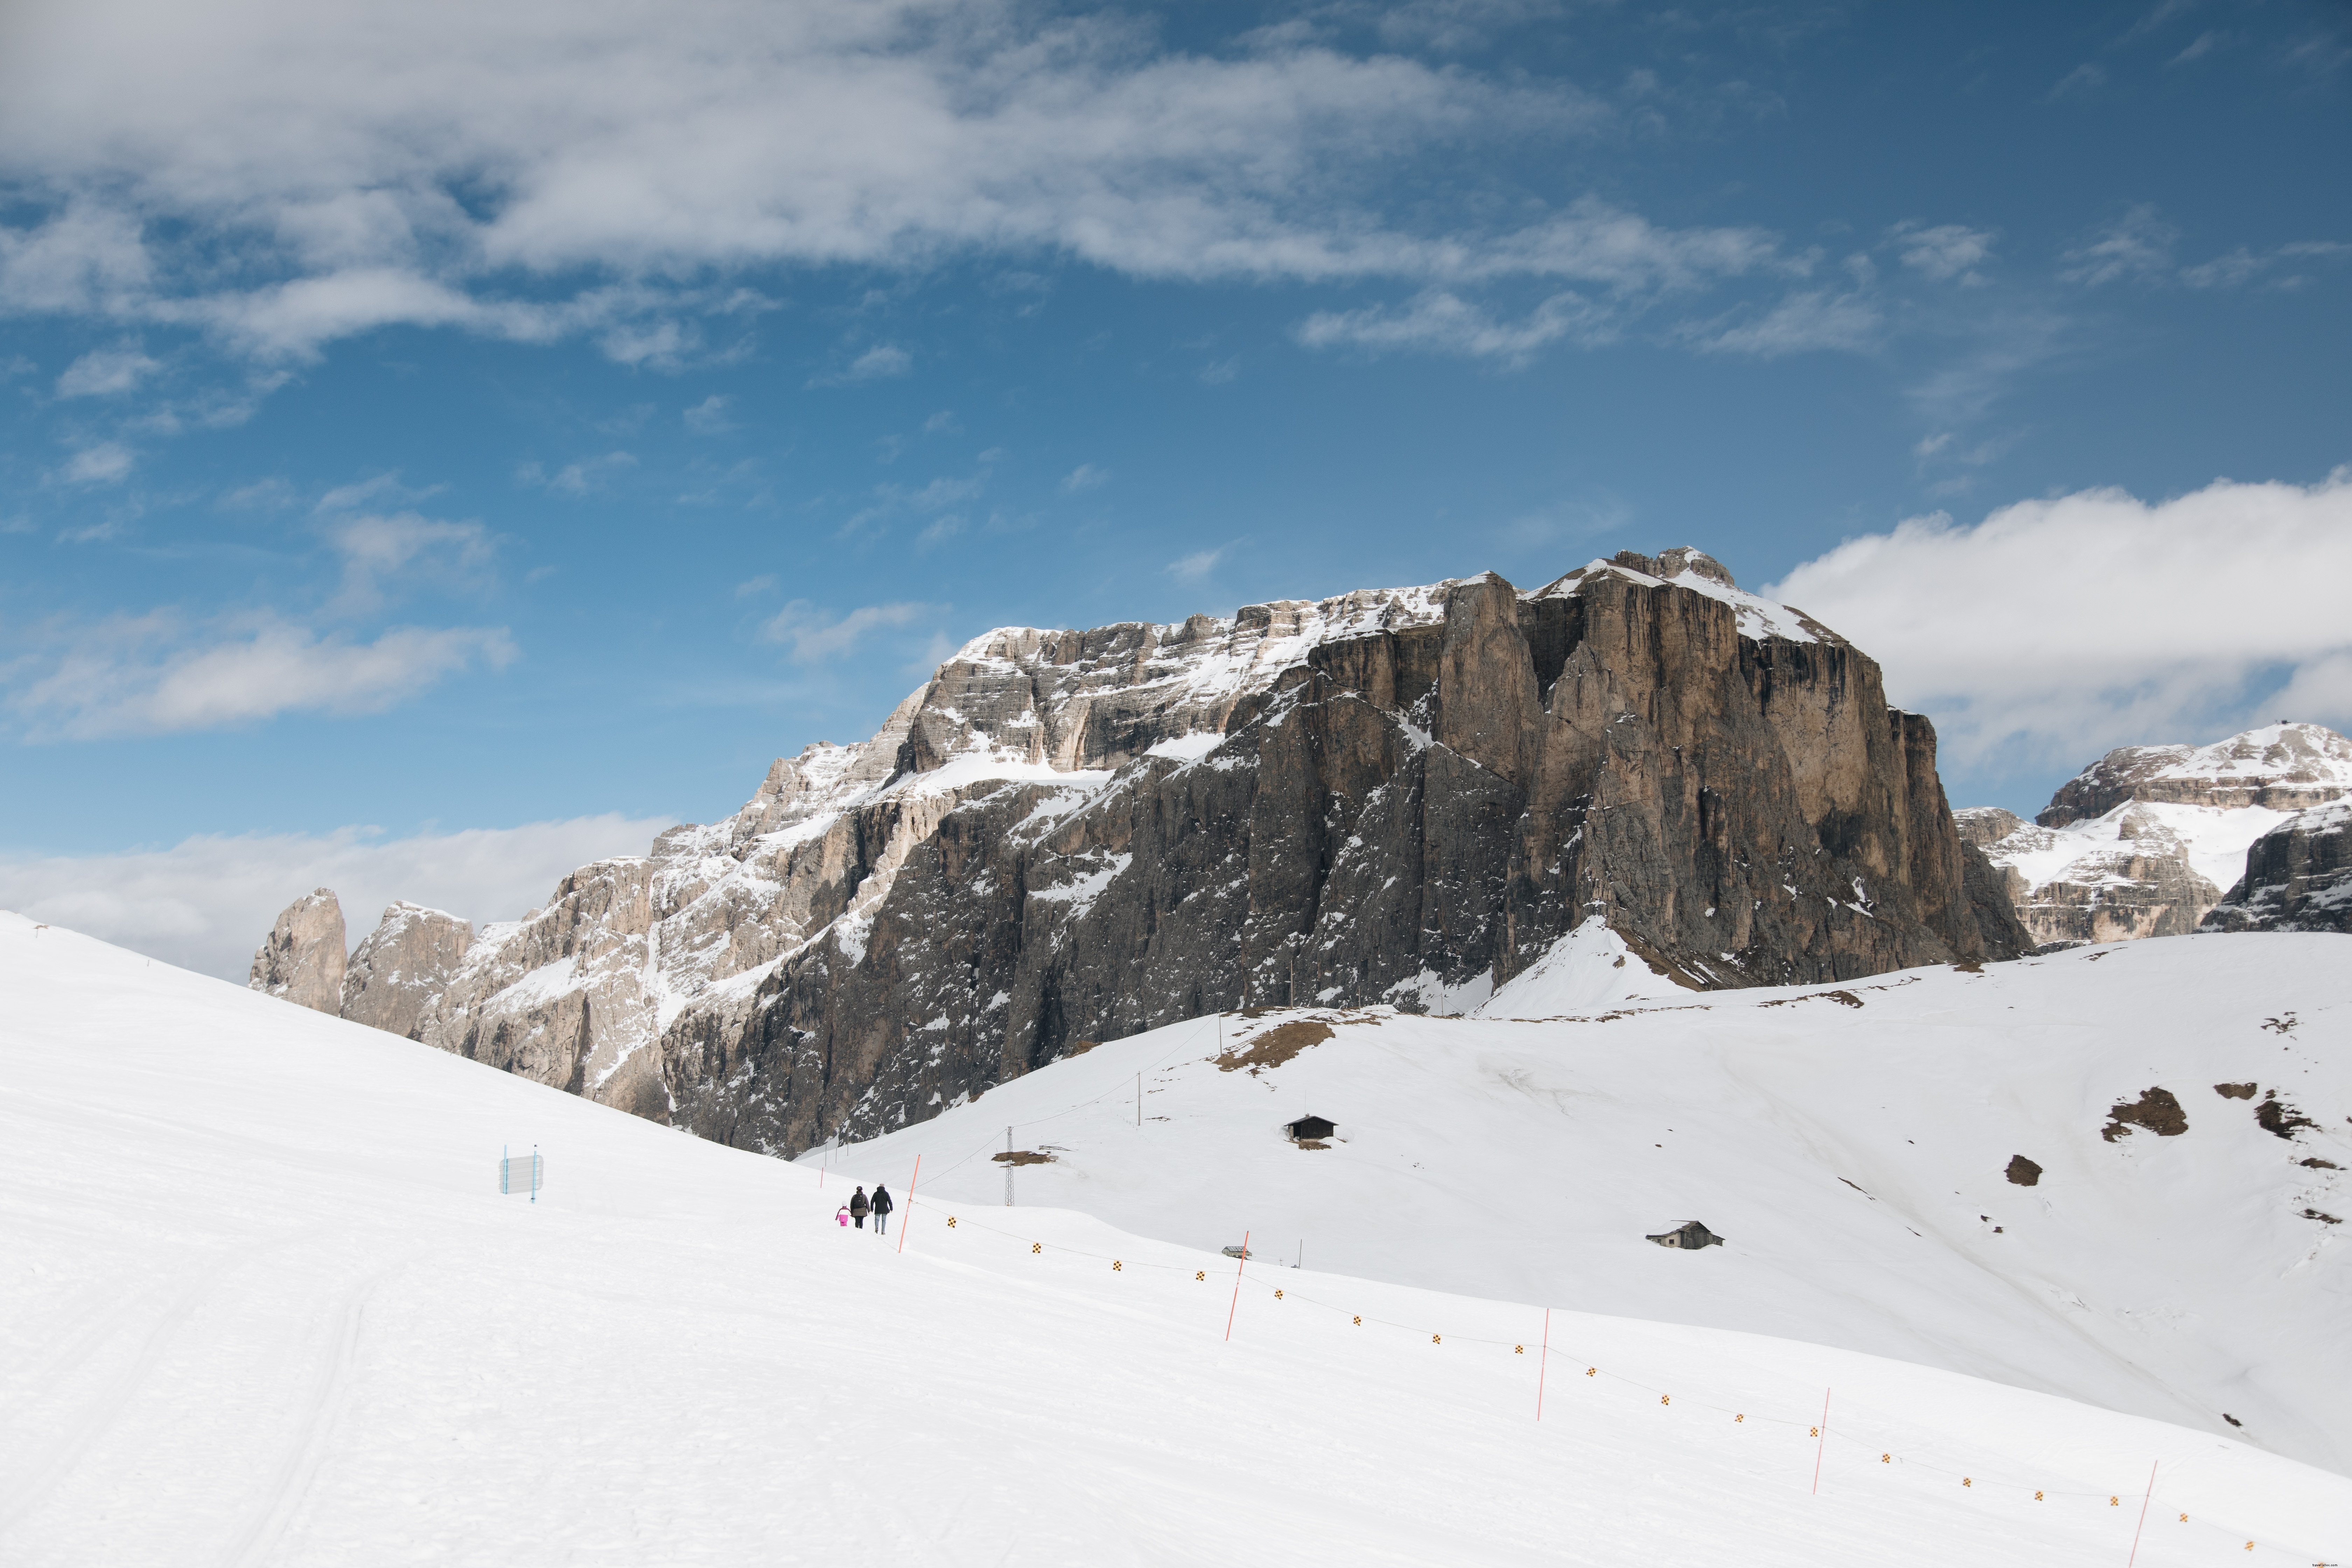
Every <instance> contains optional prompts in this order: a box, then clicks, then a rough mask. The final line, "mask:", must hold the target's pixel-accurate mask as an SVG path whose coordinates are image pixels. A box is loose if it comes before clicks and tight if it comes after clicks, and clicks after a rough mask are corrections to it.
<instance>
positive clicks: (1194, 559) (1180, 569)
mask: <svg viewBox="0 0 2352 1568" xmlns="http://www.w3.org/2000/svg"><path fill="white" fill-rule="evenodd" d="M1232 548H1233V546H1232V545H1230V544H1220V545H1218V546H1217V547H1216V548H1215V549H1214V550H1195V551H1194V552H1192V554H1190V555H1184V556H1179V557H1178V558H1177V559H1175V560H1173V561H1171V562H1170V563H1168V568H1167V570H1168V574H1169V575H1170V576H1171V577H1173V578H1175V579H1176V581H1178V582H1179V583H1201V582H1205V581H1206V580H1207V579H1208V575H1209V574H1210V573H1212V572H1214V571H1215V570H1216V569H1217V563H1219V562H1221V561H1223V559H1224V558H1225V553H1226V552H1228V551H1230V550H1231V549H1232Z"/></svg>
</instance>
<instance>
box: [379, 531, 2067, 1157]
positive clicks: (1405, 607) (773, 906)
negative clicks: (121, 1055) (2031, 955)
mask: <svg viewBox="0 0 2352 1568" xmlns="http://www.w3.org/2000/svg"><path fill="white" fill-rule="evenodd" d="M1593 925H1602V926H1605V927H1606V928H1607V929H1608V930H1609V931H1611V932H1612V933H1613V934H1614V935H1615V937H1616V938H1618V939H1619V940H1621V941H1622V942H1623V943H1624V944H1625V945H1626V946H1627V947H1629V948H1630V949H1631V950H1632V951H1633V952H1634V953H1636V954H1638V955H1639V956H1640V957H1641V958H1642V959H1643V961H1644V962H1646V963H1648V964H1649V966H1650V967H1651V968H1652V969H1653V970H1654V971H1655V972H1656V973H1659V974H1663V975H1668V976H1671V977H1672V978H1673V979H1674V980H1675V983H1677V984H1683V985H1686V986H1690V987H1693V988H1698V989H1707V988H1716V987H1727V986H1746V985H1753V984H1782V983H1788V982H1799V981H1816V980H1833V979H1846V978H1852V977H1855V976H1860V975H1866V974H1872V973H1881V972H1884V971H1885V970H1889V969H1895V968H1900V967H1906V966H1909V965H1916V964H1921V963H1946V962H1966V961H1978V960H1983V959H1989V958H2005V957H2010V956H2013V955H2015V954H2016V953H2018V952H2021V951H2022V950H2023V949H2024V948H2025V947H2026V946H2027V945H2028V944H2029V942H2030V938H2029V937H2028V936H2027V934H2026V932H2025V931H2024V929H2023V928H2022V927H2021V925H2020V924H2019V922H2018V921H2017V918H2016V916H2015V915H2014V913H2013V912H2012V911H2011V908H2010V906H2009V902H2008V900H2007V899H2006V898H2005V897H2004V896H2003V893H2002V890H2001V888H2000V881H1999V879H1998V878H1997V876H1996V875H1995V873H1994V872H1993V870H1992V868H1991V867H1990V865H1989V864H1988V863H1987V862H1986V861H1985V859H1984V858H1982V856H1981V855H1979V853H1977V852H1976V851H1975V850H1974V849H1972V848H1970V847H1968V846H1966V845H1965V844H1964V843H1963V842H1962V840H1961V838H1960V837H1959V835H1958V832H1957V831H1956V830H1955V827H1954V825H1953V820H1952V816H1951V813H1950V811H1949V808H1948V805H1947V803H1946V801H1945V798H1944V793H1943V789H1942V786H1941V785H1940V784H1939V783H1938V782H1937V775H1936V767H1935V734H1934V731H1933V729H1932V727H1931V726H1930V725H1929V724H1928V723H1927V721H1926V720H1924V719H1922V718H1920V717H1918V716H1917V715H1916V714H1909V713H1904V712H1900V711H1897V710H1891V709H1889V708H1888V707H1887V705H1886V702H1885V697H1884V694H1883V691H1882V689H1881V684H1880V679H1879V672H1878V668H1877V666H1876V665H1875V664H1874V663H1873V662H1872V661H1871V660H1870V659H1869V658H1868V657H1867V656H1865V655H1864V654H1863V653H1862V652H1861V651H1860V650H1858V649H1856V648H1854V647H1852V646H1851V645H1849V644H1848V643H1847V642H1846V641H1845V640H1844V639H1843V638H1842V637H1838V636H1837V635H1836V634H1835V633H1834V632H1832V631H1831V630H1829V629H1828V628H1827V627H1824V626H1821V625H1819V624H1818V623H1816V622H1814V621H1812V620H1811V618H1809V617H1807V616H1804V615H1803V614H1802V613H1801V612H1798V611H1794V610H1791V609H1789V608H1787V607H1786V606H1783V605H1774V604H1771V603H1769V602H1768V601H1765V600H1763V599H1760V598H1758V597H1756V596H1755V595H1750V594H1747V593H1744V592H1742V591H1741V590H1740V589H1739V588H1738V586H1737V585H1736V584H1734V583H1733V582H1732V580H1731V576H1730V574H1729V573H1727V572H1726V571H1725V570H1724V569H1723V568H1722V566H1721V565H1719V564H1718V563H1716V562H1714V561H1712V560H1710V559H1709V558H1707V557H1706V556H1705V555H1704V554H1701V553H1699V552H1696V551H1690V550H1673V551H1668V552H1665V553H1664V554H1663V555H1661V556H1658V557H1649V556H1643V555H1638V554H1634V553H1633V552H1625V553H1622V554H1620V555H1618V556H1617V557H1615V558H1614V559H1612V560H1609V561H1595V562H1593V563H1591V564H1589V565H1587V566H1584V567H1581V568H1579V569H1578V570H1576V571H1574V572H1571V573H1570V574H1567V575H1566V576H1563V577H1561V578H1559V580H1557V581H1555V582H1553V583H1550V584H1546V585H1545V586H1543V587H1541V588H1538V589H1536V590H1533V591H1528V592H1522V591H1520V590H1518V589H1517V588H1515V587H1513V586H1512V585H1511V584H1508V583H1507V582H1505V581H1504V580H1503V579H1501V578H1499V577H1496V576H1495V575H1493V574H1483V575H1480V576H1476V577H1471V578H1465V579H1461V580H1456V581H1449V582H1445V583H1441V584H1434V585H1432V586H1428V587H1421V588H1406V589H1394V590H1375V591H1364V592H1359V593H1354V594H1348V595H1340V596H1339V597H1337V598H1332V599H1326V600H1323V601H1320V602H1306V601H1295V600H1294V601H1283V602H1279V603H1276V604H1271V605H1249V606H1245V607H1244V608H1243V609H1242V610H1241V611H1239V612H1238V613H1237V614H1235V615H1234V616H1231V617H1227V618H1214V617H1211V616H1193V617H1192V619H1191V620H1188V621H1185V622H1183V623H1181V625H1175V626H1156V625H1146V624H1139V623H1129V624H1123V625H1118V626H1105V627H1099V628H1097V629H1095V630H1092V631H1041V630H1036V629H1032V628H1007V629H1002V630H998V631H994V632H991V633H988V634H986V635H985V636H983V637H977V638H975V639H973V641H972V642H971V643H970V644H968V645H966V646H965V647H963V648H962V649H961V650H960V651H959V652H958V653H957V654H956V655H955V656H954V657H953V658H950V659H949V660H948V661H947V662H946V663H944V664H942V665H941V666H940V668H939V671H938V673H937V674H936V675H935V676H934V677H933V678H932V679H930V680H929V681H928V682H927V683H925V685H924V686H923V687H922V689H919V690H918V691H916V692H915V693H914V694H912V695H911V696H909V697H908V699H907V700H905V701H904V702H902V703H901V704H899V706H898V709H897V710H895V711H894V712H893V713H892V714H891V715H890V717H889V719H888V720H887V722H886V723H885V724H884V725H883V727H882V729H881V731H879V732H878V733H877V735H876V736H875V737H874V738H873V739H871V740H869V741H866V742H862V743H860V744H857V745H854V746H847V747H843V746H834V745H817V746H812V747H810V748H808V749H807V750H806V751H804V752H802V753H801V755H800V756H798V757H796V758H793V759H790V760H787V761H779V762H778V763H775V765H774V766H773V767H772V769H771V770H770V772H769V774H768V777H767V779H766V780H765V782H764V783H762V784H761V787H760V790H759V792H758V793H757V794H756V795H753V796H752V798H751V801H750V802H749V803H747V804H746V805H745V806H744V807H743V809H742V810H741V811H740V812H738V813H737V814H736V815H735V816H732V817H730V818H728V819H727V820H725V821H723V822H719V823H716V824H712V825H710V826H686V827H678V828H674V829H672V830H670V831H669V832H667V833H665V834H663V835H662V836H661V837H659V838H658V839H656V841H655V843H654V846H653V848H652V851H651V853H650V854H648V855H646V856H645V857H642V858H621V859H614V860H607V861H602V862H599V863H597V864H595V865H593V866H588V867H583V868H581V869H580V870H579V871H576V872H574V873H573V874H572V876H570V877H568V878H566V879H564V880H563V882H562V884H561V885H560V886H559V887H558V888H557V889H556V892H555V896H554V898H553V899H552V900H551V901H550V902H549V903H548V904H547V905H546V906H545V907H543V908H541V909H540V910H534V911H532V912H531V913H530V915H528V916H526V917H525V918H524V919H523V920H521V921H517V922H513V923H510V924H503V925H493V926H489V927H487V928H485V929H484V930H483V931H481V932H480V934H479V935H478V937H477V938H476V939H475V940H474V941H473V942H472V943H471V945H470V946H469V947H466V948H465V949H464V950H463V951H462V953H459V954H457V955H456V957H457V962H456V964H455V967H454V968H446V969H445V968H436V969H434V970H432V973H431V977H430V978H429V979H423V978H420V979H418V980H416V981H415V982H414V984H418V985H422V986H423V987H424V988H425V990H426V991H432V990H433V989H434V988H435V987H438V991H437V995H438V1000H437V1001H436V1002H431V1003H429V1004H421V1005H420V1009H419V1013H418V1016H417V1018H416V1021H415V1024H414V1025H413V1027H412V1030H411V1031H404V1032H413V1033H415V1036H416V1037H419V1038H421V1039H424V1040H425V1041H426V1042H428V1043H430V1044H434V1045H436V1046H439V1047H442V1048H445V1049H447V1050H452V1051H457V1052H459V1053H462V1054H464V1055H466V1056H469V1057H473V1058H478V1059H480V1060H483V1061H487V1062H490V1063H493V1064H495V1065H498V1066H501V1067H505V1068H509V1069H510V1070H513V1071H516V1072H520V1073H523V1074H526V1075H528V1076H530V1077H532V1078H535V1079H540V1080H541V1081H543V1082H547V1083H551V1084H556V1085H560V1086H562V1087H564V1088H567V1089H572V1091H573V1092H576V1093H580V1094H584V1095H588V1096H590V1097H592V1098H594V1099H596V1100H603V1101H604V1102H606V1103H610V1104H614V1105H618V1106H622V1107H624V1108H625V1109H628V1110H634V1111H636V1112H638V1113H639V1114H642V1115H646V1116H650V1117H654V1118H656V1119H662V1120H670V1121H677V1122H678V1123H680V1124H682V1125H684V1126H687V1127H688V1128H690V1129H692V1130H693V1131H697V1132H699V1133H701V1134H703V1135H705V1136H707V1137H711V1138H715V1139H718V1140H720V1141H722V1142H730V1143H736V1144H740V1145H743V1146H747V1147H751V1148H757V1149H761V1150H766V1151H770V1152H779V1153H790V1152H797V1151H799V1150H801V1149H804V1148H807V1147H809V1146H811V1145H812V1144H814V1143H816V1142H823V1141H824V1140H826V1139H828V1138H832V1137H838V1136H848V1137H862V1136H868V1135H871V1134H872V1133H875V1132H877V1131H884V1130H887V1129H888V1128H892V1127H898V1126H903V1125H905V1124H907V1123H908V1122H910V1121H919V1120H922V1119H923V1118H925V1117H927V1116H929V1115H931V1114H934V1113H935V1112H936V1111H937V1110H939V1109H940V1108H941V1107H943V1106H946V1105H949V1104H952V1103H958V1102H961V1100H965V1099H968V1098H970V1097H971V1096H973V1095H976V1094H979V1093H981V1092H982V1091H983V1090H985V1089H988V1088H989V1087H990V1086H992V1085H993V1084H995V1083H999V1082H1002V1081H1003V1080H1004V1079H1009V1078H1013V1077H1016V1076H1019V1075H1020V1074H1023V1073H1024V1072H1027V1071H1029V1070H1030V1069H1032V1068H1035V1067H1037V1066H1040V1065H1042V1064H1044V1063H1045V1062H1048V1061H1052V1060H1054V1059H1055V1058H1059V1057H1062V1056H1065V1055H1067V1054H1069V1053H1071V1052H1073V1051H1076V1050H1081V1049H1084V1048H1085V1047H1087V1044H1089V1043H1090V1042H1093V1041H1097V1040H1101V1039H1107V1038H1111V1037H1118V1036H1124V1035H1128V1034H1132V1033H1136V1032H1138V1031H1140V1030H1143V1029H1146V1028H1150V1027H1152V1026H1157V1025H1160V1024H1165V1023H1168V1022H1171V1021H1175V1020H1178V1019H1181V1018H1186V1017H1192V1016H1198V1015H1200V1014H1202V1013H1205V1012H1209V1011H1213V1010H1218V1009H1227V1008H1234V1007H1248V1006H1259V1005H1288V1004H1295V1003H1318V1004H1328V1005H1364V1004H1370V1003H1375V1002H1388V1003H1393V1004H1395V1005H1399V1006H1402V1007H1405V1008H1409V1009H1415V1010H1425V1011H1429V1012H1434V1013H1459V1012H1464V1011H1466V1010H1468V1009H1470V1008H1472V1007H1475V1006H1476V1005H1478V1004H1479V1003H1481V1002H1483V1001H1485V1000H1486V998H1487V997H1488V996H1489V995H1491V994H1493V992H1494V991H1495V989H1496V987H1497V986H1498V985H1499V984H1502V983H1504V982H1506V981H1507V980H1509V979H1511V978H1512V977H1513V976H1515V975H1517V974H1518V973H1521V972H1523V971H1525V970H1527V969H1528V968H1529V967H1530V966H1532V965H1535V964H1537V963H1539V962H1541V961H1542V960H1543V959H1544V958H1545V956H1546V955H1547V954H1548V953H1549V952H1551V951H1552V949H1553V948H1554V946H1555V945H1556V944H1558V943H1559V942H1562V941H1563V940H1564V939H1565V938H1567V936H1568V935H1569V933H1570V931H1576V930H1578V929H1579V928H1580V927H1588V928H1590V927H1591V926H1593ZM374 940H375V939H371V941H374ZM403 940H406V939H403ZM438 951H440V952H443V953H444V954H445V957H444V958H443V959H439V960H436V963H446V955H447V954H448V953H449V952H450V950H449V949H448V948H446V947H445V948H444V949H442V950H438ZM373 962H374V961H373V959H371V963H372V964H373ZM403 973H404V974H413V975H417V976H423V975H425V973H426V969H425V966H423V965H412V966H411V967H410V968H408V969H404V970H403Z"/></svg>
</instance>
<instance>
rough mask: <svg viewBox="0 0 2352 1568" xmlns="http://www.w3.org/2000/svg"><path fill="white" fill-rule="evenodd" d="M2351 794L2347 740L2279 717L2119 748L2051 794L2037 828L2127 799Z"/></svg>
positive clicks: (2273, 803) (2275, 802)
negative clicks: (2218, 736) (2197, 739)
mask: <svg viewBox="0 0 2352 1568" xmlns="http://www.w3.org/2000/svg"><path fill="white" fill-rule="evenodd" d="M2347 793H2352V740H2347V739H2346V738H2345V737H2344V736H2342V735H2339V734H2337V733H2336V731H2333V730H2330V729H2328V728H2327V727H2326V725H2324V724H2297V723H2291V722H2288V721H2284V720H2282V721H2279V722H2277V723H2275V724H2263V725H2260V726H2258V727H2256V728H2254V729H2252V730H2247V731H2242V732H2241V733H2239V734H2235V735H2232V736H2231V737H2230V738H2229V739H2227V740H2224V741H2216V742H2213V743H2212V744H2210V745H2208V746H2190V745H2168V746H2118V747H2116V749H2115V750H2114V751H2112V752H2108V753H2107V754H2106V755H2105V756H2104V757H2101V758H2100V759H2099V760H2098V761H2097V762H2095V763H2092V764H2091V765H2090V766H2089V767H2087V768H2084V770H2083V771H2082V773H2079V774H2077V775H2075V776H2074V778H2073V779H2070V780H2068V781H2067V782H2066V784H2063V785H2062V786H2061V787H2060V788H2059V790H2058V793H2057V794H2056V795H2053V796H2052V797H2051V800H2050V805H2049V809H2047V810H2045V811H2043V812H2042V814H2041V816H2038V817H2036V818H2035V820H2036V821H2038V822H2040V823H2041V824H2042V826H2044V827H2063V826H2066V825H2067V824H2068V823H2070V822H2075V821H2079V820H2081V819H2082V818H2084V817H2090V816H2101V815H2104V814H2105V813H2106V812H2108V811H2111V810H2113V809H2114V808H2115V807H2116V805H2120V804H2122V803H2123V802H2125V801H2126V800H2141V801H2163V802H2168V803H2171V804H2176V805H2206V806H2216V807H2221V808H2224V809H2227V808H2231V807H2236V806H2248V805H2262V806H2269V807H2272V808H2273V809H2274V810H2282V811H2295V810H2301V809H2302V808H2303V807H2305V806H2306V805H2319V804H2320V803H2321V802H2323V801H2329V800H2335V799H2336V798H2338V797H2340V796H2342V795H2345V794H2347Z"/></svg>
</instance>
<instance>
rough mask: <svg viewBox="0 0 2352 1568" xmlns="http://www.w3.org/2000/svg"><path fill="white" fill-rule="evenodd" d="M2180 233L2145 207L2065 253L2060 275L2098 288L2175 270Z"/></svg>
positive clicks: (2125, 216) (2126, 215)
mask: <svg viewBox="0 0 2352 1568" xmlns="http://www.w3.org/2000/svg"><path fill="white" fill-rule="evenodd" d="M2179 237H2180V231H2179V230H2178V229H2176V228H2174V227H2173V226H2171V225H2170V224H2168V223H2166V222H2165V221H2164V220H2163V219H2162V218H2159V217H2158V216H2156V209H2155V208H2154V207H2152V206H2148V205H2145V204H2143V205H2139V206H2136V207H2134V208H2132V209H2131V211H2129V212H2127V213H2126V214H2124V216H2122V217H2120V218H2117V219H2116V221H2115V222H2114V223H2111V224H2109V225H2108V226H2106V227H2105V229H2102V230H2101V231H2100V232H2099V235H2098V237H2096V238H2095V239H2093V240H2090V241H2089V242H2087V243H2085V244H2083V245H2079V246H2077V247H2074V249H2072V250H2069V251H2067V252H2066V253H2065V255H2064V256H2063V257H2062V258H2061V260H2063V262H2064V264H2065V265H2064V266H2063V267H2062V268H2060V269H2059V272H2058V276H2059V277H2061V278H2063V279H2066V281H2068V282H2069V283H2083V284H2087V285H2089V286H2091V287H2093V288H2096V287H2097V286H2099V285H2100V284H2102V283H2115V282H2119V281H2121V280H2123V279H2126V278H2147V277H2153V276H2157V275H2158V274H2161V273H2165V272H2168V271H2170V270H2171V268H2172V247H2173V243H2174V242H2175V241H2176V240H2178V239H2179Z"/></svg>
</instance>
